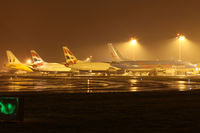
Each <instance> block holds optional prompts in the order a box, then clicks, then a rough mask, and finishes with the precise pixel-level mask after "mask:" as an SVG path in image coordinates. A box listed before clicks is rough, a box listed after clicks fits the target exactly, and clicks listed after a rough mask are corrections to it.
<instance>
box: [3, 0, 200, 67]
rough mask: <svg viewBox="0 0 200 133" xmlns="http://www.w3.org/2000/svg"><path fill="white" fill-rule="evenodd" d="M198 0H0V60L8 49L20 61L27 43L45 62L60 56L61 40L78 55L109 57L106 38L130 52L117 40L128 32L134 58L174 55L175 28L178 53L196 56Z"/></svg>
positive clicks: (199, 24)
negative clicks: (180, 38) (181, 41)
mask: <svg viewBox="0 0 200 133" xmlns="http://www.w3.org/2000/svg"><path fill="white" fill-rule="evenodd" d="M199 5H200V2H199V1H197V0H187V1H186V0H184V1H183V0H117V1H116V0H98V1H94V0H84V1H80V0H78V1H74V0H59V1H57V0H46V1H45V0H44V1H37V0H30V1H29V0H28V1H27V0H20V1H1V2H0V29H1V30H0V46H1V49H0V57H1V60H0V64H3V63H5V62H6V61H7V58H6V55H5V50H7V49H9V50H11V51H13V53H14V54H15V55H16V56H17V57H18V58H19V60H21V61H22V62H26V60H27V59H28V58H30V50H31V49H35V50H36V51H38V52H39V53H40V55H41V57H42V58H44V60H46V61H48V62H64V56H63V53H62V49H61V48H62V46H64V45H65V46H68V47H69V48H70V49H71V50H72V51H73V52H74V54H75V55H76V56H77V57H78V58H80V59H85V58H87V57H89V56H90V55H92V56H93V61H96V60H98V61H110V60H111V56H110V54H109V52H108V48H107V45H106V44H107V43H108V42H112V43H113V45H116V47H117V48H124V49H120V50H119V51H120V52H121V53H123V54H124V55H125V56H129V57H131V54H132V53H131V50H130V49H126V48H127V47H129V46H125V45H122V44H124V43H125V42H127V41H128V40H129V39H130V37H132V36H136V37H137V41H138V42H139V44H137V45H136V47H137V55H136V56H137V59H169V58H170V59H171V58H174V59H177V58H178V54H177V52H178V44H177V41H176V33H182V34H183V35H185V37H186V38H187V39H185V40H184V44H183V46H182V59H184V60H190V61H193V62H200V54H199V50H200V44H199V43H200V37H199V36H200V34H199V33H200V17H199V12H200V8H199ZM176 44H177V45H176ZM1 66H2V65H1Z"/></svg>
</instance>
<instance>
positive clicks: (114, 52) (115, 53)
mask: <svg viewBox="0 0 200 133" xmlns="http://www.w3.org/2000/svg"><path fill="white" fill-rule="evenodd" d="M108 48H109V51H110V52H111V56H112V58H113V59H114V60H115V61H122V60H123V58H122V56H121V55H120V53H119V52H118V51H117V50H116V49H115V48H114V47H113V45H112V43H108Z"/></svg>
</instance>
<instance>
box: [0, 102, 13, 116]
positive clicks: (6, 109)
mask: <svg viewBox="0 0 200 133" xmlns="http://www.w3.org/2000/svg"><path fill="white" fill-rule="evenodd" d="M15 109H16V106H15V105H14V104H12V103H3V102H2V101H0V112H1V113H2V114H5V115H9V114H13V113H14V112H15Z"/></svg>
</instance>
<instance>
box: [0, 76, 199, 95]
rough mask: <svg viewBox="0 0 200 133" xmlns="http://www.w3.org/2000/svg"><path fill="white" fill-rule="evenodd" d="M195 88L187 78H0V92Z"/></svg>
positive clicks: (106, 91)
mask: <svg viewBox="0 0 200 133" xmlns="http://www.w3.org/2000/svg"><path fill="white" fill-rule="evenodd" d="M198 89H200V82H197V81H196V82H194V81H191V80H190V79H188V80H185V81H184V80H176V81H173V80H170V81H158V80H148V79H143V78H131V77H110V78H108V77H65V78H64V77H62V78H45V77H43V78H31V77H1V78H0V92H45V93H109V92H148V91H191V90H198Z"/></svg>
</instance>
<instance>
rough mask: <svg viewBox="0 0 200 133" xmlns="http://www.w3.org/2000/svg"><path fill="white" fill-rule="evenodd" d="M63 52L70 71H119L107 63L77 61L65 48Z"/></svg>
mask: <svg viewBox="0 0 200 133" xmlns="http://www.w3.org/2000/svg"><path fill="white" fill-rule="evenodd" d="M63 52H64V56H65V59H66V66H68V67H70V68H72V71H86V72H113V71H117V70H119V68H117V67H114V66H111V65H110V64H109V63H104V62H85V61H81V60H78V59H77V58H76V57H75V56H74V55H73V53H72V52H71V51H70V50H69V49H68V48H67V47H63Z"/></svg>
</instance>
